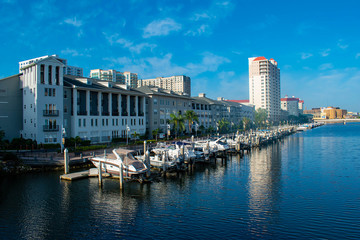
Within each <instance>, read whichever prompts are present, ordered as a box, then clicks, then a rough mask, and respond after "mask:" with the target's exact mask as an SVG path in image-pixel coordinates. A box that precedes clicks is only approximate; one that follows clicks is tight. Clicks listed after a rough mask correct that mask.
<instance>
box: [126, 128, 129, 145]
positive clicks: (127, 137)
mask: <svg viewBox="0 0 360 240" xmlns="http://www.w3.org/2000/svg"><path fill="white" fill-rule="evenodd" d="M129 132H130V127H129V126H128V125H126V145H128V143H129V140H128V139H129Z"/></svg>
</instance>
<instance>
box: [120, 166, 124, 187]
mask: <svg viewBox="0 0 360 240" xmlns="http://www.w3.org/2000/svg"><path fill="white" fill-rule="evenodd" d="M119 182H120V189H123V187H124V176H123V164H122V162H121V163H120V166H119Z"/></svg>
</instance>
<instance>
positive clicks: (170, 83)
mask: <svg viewBox="0 0 360 240" xmlns="http://www.w3.org/2000/svg"><path fill="white" fill-rule="evenodd" d="M142 86H154V87H159V88H162V89H167V90H171V91H173V92H177V93H181V94H182V93H185V94H187V95H188V96H191V79H190V77H187V76H184V75H181V76H172V77H158V78H152V79H142V80H139V81H138V87H142Z"/></svg>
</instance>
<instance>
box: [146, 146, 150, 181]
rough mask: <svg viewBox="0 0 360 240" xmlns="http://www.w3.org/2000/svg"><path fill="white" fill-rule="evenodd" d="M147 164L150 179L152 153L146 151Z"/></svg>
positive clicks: (147, 175) (147, 174) (147, 173)
mask: <svg viewBox="0 0 360 240" xmlns="http://www.w3.org/2000/svg"><path fill="white" fill-rule="evenodd" d="M145 163H146V167H147V168H148V170H147V171H146V177H150V173H151V172H150V167H151V165H150V152H149V151H146V153H145Z"/></svg>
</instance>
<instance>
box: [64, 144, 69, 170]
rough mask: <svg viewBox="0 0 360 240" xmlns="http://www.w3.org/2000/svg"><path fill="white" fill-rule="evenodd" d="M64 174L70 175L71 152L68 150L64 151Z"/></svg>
mask: <svg viewBox="0 0 360 240" xmlns="http://www.w3.org/2000/svg"><path fill="white" fill-rule="evenodd" d="M64 172H65V174H68V173H69V150H68V149H67V148H65V150H64Z"/></svg>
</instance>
